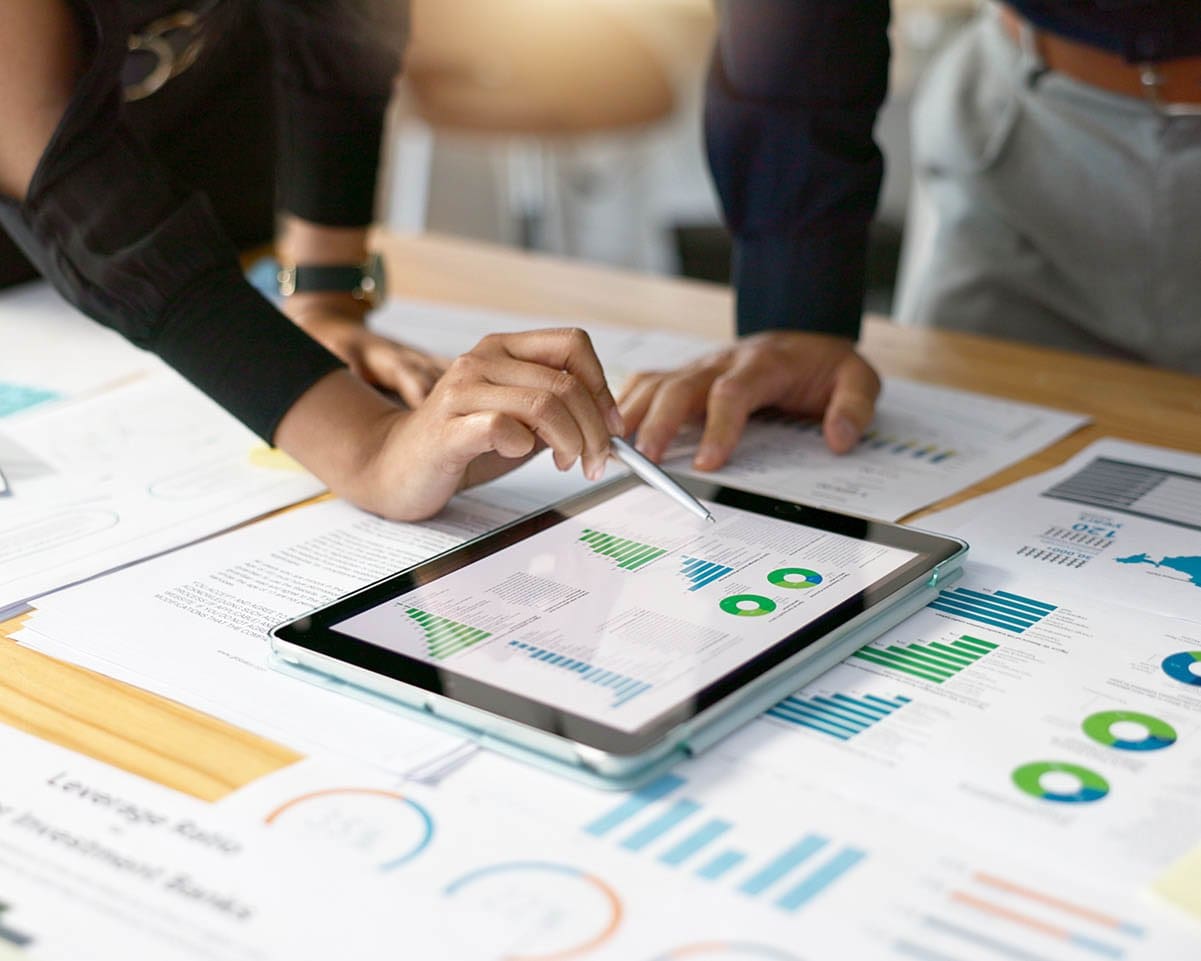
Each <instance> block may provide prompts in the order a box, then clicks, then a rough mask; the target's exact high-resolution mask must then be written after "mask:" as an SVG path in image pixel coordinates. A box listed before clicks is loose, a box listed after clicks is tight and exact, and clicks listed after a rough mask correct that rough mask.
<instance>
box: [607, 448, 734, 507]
mask: <svg viewBox="0 0 1201 961" xmlns="http://www.w3.org/2000/svg"><path fill="white" fill-rule="evenodd" d="M609 452H610V453H611V454H612V455H613V456H614V457H616V458H617V459H618V460H619V461H621V462H622V463H623V464H625V465H626V467H628V468H629V469H630V470H632V471H633V472H634V473H635V474H637V475H638V476H639V477H640V478H641V479H642V480H644V481H646V482H647V483H648V484H650V485H651V487H653V488H655V490H657V491H662V492H663V493H664V494H666V495H667V496H668V497H670V498H671V499H672V500H674V501H675V502H676V503H677V504H679V505H680V506H681V507H683V508H685V509H686V510H689V511H691V512H692V513H693V514H695V515H696V516H697V517H699V518H700V519H701V520H703V521H709V523H711V524H712V523H714V521H713V515H712V514H710V513H709V511H708V510H706V509H705V505H704V504H702V503H701V502H700V501H698V500H697V499H696V498H695V497H693V496H692V495H691V494H689V493H688V491H686V490H684V488H683V487H681V486H680V485H679V484H677V483H676V482H675V481H673V480H672V479H671V477H669V476H668V475H667V473H666V472H665V471H664V470H663V468H661V467H660V466H659V465H658V464H656V463H655V462H654V461H653V460H649V459H648V458H646V457H643V456H642V455H641V454H640V453H638V451H636V450H635V449H634V448H633V447H631V446H630V445H629V444H627V443H626V442H625V441H624V440H622V439H621V438H620V437H610V438H609Z"/></svg>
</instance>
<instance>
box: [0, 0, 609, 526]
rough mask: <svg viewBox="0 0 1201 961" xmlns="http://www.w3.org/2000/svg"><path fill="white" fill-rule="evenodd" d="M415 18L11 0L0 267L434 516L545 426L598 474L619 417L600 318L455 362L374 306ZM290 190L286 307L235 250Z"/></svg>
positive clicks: (316, 4)
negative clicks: (389, 322) (387, 179)
mask: <svg viewBox="0 0 1201 961" xmlns="http://www.w3.org/2000/svg"><path fill="white" fill-rule="evenodd" d="M406 26H407V6H406V5H405V4H403V3H398V2H392V0H328V2H326V0H241V2H239V0H207V2H206V0H193V2H191V3H183V2H179V0H175V2H171V0H3V2H0V226H2V227H3V229H4V231H5V232H7V234H8V235H9V236H10V237H11V238H12V240H13V241H14V242H15V246H14V245H13V244H8V243H4V244H0V283H5V282H7V283H12V282H15V281H18V280H22V279H27V278H29V277H32V276H36V275H37V274H41V275H42V276H44V277H45V278H47V279H48V280H49V281H50V282H51V283H53V284H54V286H55V287H56V288H57V289H58V290H59V292H60V293H61V294H62V295H63V296H64V297H65V298H66V299H67V300H68V301H70V302H71V303H73V304H74V305H76V306H77V307H79V308H80V309H81V310H82V311H83V312H84V313H86V314H88V315H89V316H91V317H93V318H94V319H96V320H98V321H100V322H101V323H104V324H107V325H108V326H110V327H112V328H114V329H115V330H117V331H119V332H120V333H122V334H123V335H125V336H126V337H128V338H129V339H130V340H131V341H133V342H134V343H135V344H137V345H138V346H140V347H143V348H146V349H148V350H152V351H154V352H155V353H156V354H158V355H159V356H160V357H161V358H162V359H163V360H165V361H166V362H167V363H168V364H170V365H171V366H172V367H174V368H175V369H176V370H177V371H178V372H179V373H180V374H182V375H183V376H184V377H185V378H187V379H188V380H189V381H191V382H192V383H193V384H195V385H196V386H197V387H199V388H200V389H202V390H203V391H205V392H206V393H207V394H208V395H209V396H210V397H212V398H213V399H214V400H215V401H217V402H218V403H219V404H221V405H222V406H223V407H224V408H225V409H226V410H228V411H229V412H230V413H231V414H233V415H234V416H236V417H237V418H239V419H240V420H241V421H242V422H243V423H245V424H246V425H247V426H248V427H250V428H251V429H252V430H254V431H255V432H256V433H257V434H259V435H260V436H261V437H263V438H264V439H266V440H267V441H269V442H271V443H274V444H276V445H277V446H279V447H281V448H282V449H284V450H285V451H287V452H288V453H289V454H291V455H292V456H293V457H295V458H296V459H297V460H298V461H300V462H301V463H302V464H304V465H305V466H306V467H307V468H309V469H310V470H311V471H312V472H313V473H314V474H316V475H317V476H318V477H320V478H321V479H322V480H323V481H325V482H326V483H327V484H328V485H329V486H330V488H331V489H332V490H334V491H335V492H336V493H338V494H340V495H342V496H344V497H346V498H347V499H349V500H351V501H352V502H354V503H356V504H358V505H359V506H361V507H364V508H366V509H368V510H372V511H374V512H376V513H379V514H382V515H384V516H388V517H393V518H397V519H417V518H422V517H427V516H429V515H431V514H433V513H436V512H437V511H438V510H439V509H440V508H441V507H442V506H443V505H444V504H445V503H446V501H447V500H448V499H449V498H450V497H451V496H453V494H454V493H455V491H456V490H458V489H460V488H461V487H463V486H466V485H468V484H472V483H477V482H480V481H483V480H486V479H489V478H491V477H494V476H496V475H497V474H499V473H503V472H504V471H505V470H508V469H510V468H511V467H513V466H516V465H517V464H520V463H521V462H522V461H523V460H524V459H525V458H526V457H527V456H528V455H529V454H531V453H532V452H533V451H535V450H536V449H538V448H540V447H542V446H548V447H550V448H552V449H553V451H554V456H555V461H556V463H557V464H558V466H559V468H560V469H563V470H566V469H568V468H570V467H571V466H572V465H573V464H574V463H575V462H576V461H579V462H581V464H582V467H583V470H584V472H585V473H586V474H587V475H588V476H591V477H596V476H599V474H600V472H601V471H602V469H603V465H604V463H605V459H606V456H607V453H608V438H609V436H610V434H612V433H618V432H621V429H622V424H621V419H620V415H619V414H618V410H617V407H616V404H615V403H614V401H613V398H612V396H611V395H610V393H609V390H608V387H607V386H606V384H605V380H604V374H603V372H602V370H601V367H600V364H599V362H598V361H597V358H596V355H595V353H594V352H593V350H592V347H591V344H590V343H589V341H588V338H587V337H586V335H583V334H582V333H580V332H579V331H567V330H563V331H536V332H532V333H528V334H509V335H494V336H492V337H489V338H486V339H485V340H484V341H483V342H481V344H480V345H479V346H477V347H476V348H475V349H474V350H472V351H471V352H469V353H468V354H465V355H464V356H463V357H460V358H458V359H456V360H455V361H454V362H453V363H452V364H451V365H450V367H449V369H447V370H445V371H443V369H442V366H441V364H440V363H439V362H438V361H435V360H434V359H432V358H429V357H427V356H425V355H424V354H422V353H421V352H419V351H416V350H412V349H410V348H407V347H404V346H403V345H399V344H395V343H392V342H390V341H386V340H384V339H383V338H379V337H377V336H375V335H373V334H371V333H370V332H369V331H367V329H366V328H365V326H364V324H363V320H364V316H365V313H366V311H367V309H368V307H369V305H370V304H371V302H372V299H373V295H378V293H379V290H378V282H377V278H376V276H375V272H374V271H373V270H372V269H371V267H370V265H369V263H368V261H369V257H368V252H367V247H366V227H367V225H368V224H369V223H370V221H371V218H372V213H373V207H374V191H375V182H376V168H377V163H378V157H379V149H380V140H381V132H382V129H383V121H384V114H385V110H386V106H387V103H388V100H389V97H390V95H391V91H392V83H393V79H394V77H395V75H396V74H397V71H398V70H399V66H400V50H401V47H402V45H403V41H404V38H405V34H406ZM277 215H278V222H279V233H278V238H277V249H278V251H279V255H280V259H281V261H282V263H283V264H284V270H283V271H281V280H282V281H283V286H284V290H283V291H282V292H283V293H285V294H289V295H290V296H288V297H287V299H286V301H285V306H284V311H285V312H286V314H287V316H285V314H284V313H281V312H280V311H279V310H277V309H276V308H275V307H274V306H273V305H272V304H271V303H269V302H268V301H267V300H266V299H264V298H263V297H262V296H260V295H259V294H258V293H256V292H255V291H254V289H253V288H252V287H251V286H250V285H249V284H248V283H247V281H246V280H245V278H244V276H243V274H242V271H241V267H240V264H239V261H238V249H239V248H245V247H247V246H251V245H254V244H259V243H262V242H263V241H264V240H267V239H268V238H270V236H271V234H272V230H273V227H274V225H275V221H276V217H277ZM310 335H311V336H310ZM347 364H349V365H350V367H351V368H353V372H352V370H349V369H347V366H346V365H347ZM356 375H359V376H356ZM368 381H369V382H370V383H372V384H375V385H378V386H381V387H384V388H389V389H392V390H395V391H396V392H397V393H398V394H399V395H400V396H401V397H402V398H403V399H404V400H405V401H406V402H407V403H408V404H409V405H410V406H409V408H404V407H401V406H399V405H397V404H395V403H392V402H391V401H389V400H388V399H386V398H385V397H384V395H383V394H382V393H380V392H378V391H376V390H374V389H373V388H372V387H371V386H369V385H368Z"/></svg>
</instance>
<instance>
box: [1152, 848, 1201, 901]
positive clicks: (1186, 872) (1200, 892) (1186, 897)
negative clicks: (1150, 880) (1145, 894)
mask: <svg viewBox="0 0 1201 961" xmlns="http://www.w3.org/2000/svg"><path fill="white" fill-rule="evenodd" d="M1151 887H1152V889H1153V890H1154V891H1155V892H1156V893H1157V894H1160V895H1162V896H1163V897H1165V898H1167V899H1168V900H1169V901H1171V902H1172V903H1173V904H1175V905H1176V906H1177V907H1179V908H1183V909H1184V910H1185V911H1187V912H1188V913H1189V914H1192V915H1194V916H1195V917H1198V918H1201V847H1198V848H1194V849H1193V850H1192V851H1191V852H1190V853H1188V854H1186V855H1185V856H1184V857H1182V858H1181V859H1180V860H1179V861H1177V862H1176V863H1175V864H1173V865H1172V866H1171V867H1170V868H1168V869H1167V871H1165V872H1164V873H1163V874H1161V875H1160V876H1159V877H1158V878H1157V879H1156V881H1155V883H1154V884H1152V885H1151Z"/></svg>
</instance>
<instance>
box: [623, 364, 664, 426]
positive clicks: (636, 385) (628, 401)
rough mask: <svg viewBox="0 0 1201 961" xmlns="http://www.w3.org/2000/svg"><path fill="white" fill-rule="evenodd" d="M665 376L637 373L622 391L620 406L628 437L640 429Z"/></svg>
mask: <svg viewBox="0 0 1201 961" xmlns="http://www.w3.org/2000/svg"><path fill="white" fill-rule="evenodd" d="M663 377H664V375H663V374H635V375H634V376H633V377H631V378H630V380H629V382H628V383H627V384H626V387H625V390H623V391H622V392H621V399H620V400H619V401H618V406H619V407H620V408H621V418H622V420H624V421H625V428H626V433H625V436H626V437H628V436H630V435H631V434H633V433H636V432H637V431H638V428H639V427H640V426H641V424H642V420H643V418H644V417H646V412H647V411H648V410H649V409H650V406H651V401H652V400H654V399H655V391H657V390H658V389H659V384H660V382H661V381H662V380H663Z"/></svg>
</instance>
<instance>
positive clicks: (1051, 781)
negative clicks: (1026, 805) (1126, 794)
mask: <svg viewBox="0 0 1201 961" xmlns="http://www.w3.org/2000/svg"><path fill="white" fill-rule="evenodd" d="M1013 783H1014V784H1016V785H1017V786H1018V787H1019V788H1021V790H1023V791H1025V792H1026V793H1027V794H1029V795H1030V796H1031V797H1036V798H1039V799H1040V800H1043V801H1055V802H1057V803H1059V804H1090V803H1092V802H1093V801H1100V800H1101V798H1103V797H1105V795H1107V794H1108V793H1109V782H1108V781H1106V780H1105V778H1103V777H1101V775H1100V774H1098V773H1097V772H1096V771H1090V770H1089V769H1088V768H1086V767H1081V766H1080V765H1079V764H1068V763H1067V762H1066V761H1034V762H1033V763H1031V764H1023V765H1022V766H1021V767H1019V768H1018V769H1017V770H1015V771H1014V772H1013Z"/></svg>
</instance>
